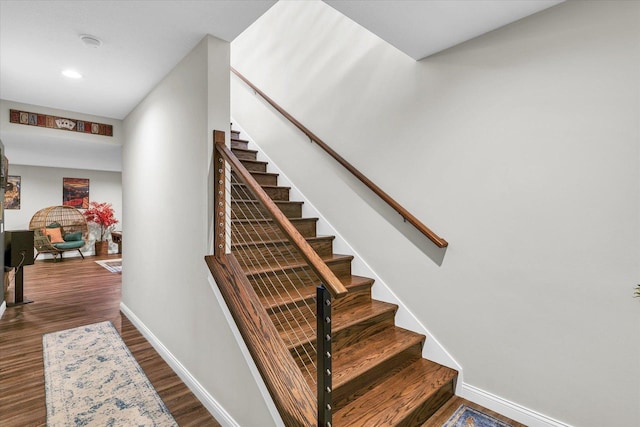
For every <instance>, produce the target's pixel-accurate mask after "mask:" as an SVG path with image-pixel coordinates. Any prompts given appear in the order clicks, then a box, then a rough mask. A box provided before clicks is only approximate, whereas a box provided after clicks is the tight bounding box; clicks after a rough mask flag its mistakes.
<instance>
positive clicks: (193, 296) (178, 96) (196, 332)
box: [122, 36, 271, 426]
mask: <svg viewBox="0 0 640 427" xmlns="http://www.w3.org/2000/svg"><path fill="white" fill-rule="evenodd" d="M229 117H230V116H229V44H228V43H227V42H223V41H221V40H219V39H216V38H213V37H211V36H209V37H206V38H205V39H203V40H202V41H201V42H200V43H199V44H198V45H197V46H196V47H195V48H194V50H193V51H192V52H191V53H189V54H188V55H187V56H186V57H185V58H184V59H183V60H182V61H181V62H180V64H178V65H177V66H176V68H175V69H174V70H172V71H171V72H170V73H169V74H168V75H167V76H166V77H165V79H164V80H163V81H162V82H161V83H160V84H158V86H156V87H155V88H154V90H153V91H152V92H150V93H149V95H148V96H147V97H146V98H145V99H144V100H143V101H142V102H141V103H140V104H139V105H138V106H137V107H136V108H135V109H134V110H133V111H132V112H131V113H130V114H129V115H128V116H127V117H126V118H125V120H124V135H125V141H126V143H125V145H124V149H123V176H122V178H123V189H124V191H123V205H124V218H125V227H124V230H123V233H124V235H126V236H127V237H126V238H125V239H126V240H125V242H123V243H124V248H123V274H122V302H123V304H124V305H125V306H126V307H127V309H129V310H130V311H131V312H133V313H134V314H135V316H136V317H137V319H139V320H140V321H141V322H142V323H143V324H144V325H145V326H146V328H148V330H149V331H150V332H151V333H152V334H153V335H154V336H155V337H157V339H158V340H159V341H160V342H161V344H162V345H163V346H164V347H165V348H166V349H167V350H168V351H169V352H170V353H171V354H172V355H173V357H175V359H176V360H177V361H178V362H179V363H180V364H181V365H182V366H183V367H184V368H185V369H186V370H187V371H188V372H189V374H190V375H191V376H192V377H193V378H195V380H196V381H197V382H198V383H199V384H200V385H201V386H202V387H203V388H204V389H205V390H206V392H207V393H208V394H209V395H210V396H211V397H212V398H213V399H215V401H217V403H219V404H220V405H221V406H222V407H223V408H224V410H225V411H226V412H227V413H228V414H230V415H231V417H232V418H233V419H235V421H236V422H237V423H239V425H242V426H266V425H269V423H270V421H268V420H270V419H271V416H270V415H269V413H268V409H267V407H266V405H265V403H264V401H263V399H262V397H261V395H260V392H259V391H258V388H257V386H256V384H255V381H254V380H253V378H252V376H251V373H250V371H249V368H248V366H247V364H246V362H245V360H244V358H243V356H242V353H241V351H240V349H239V348H238V345H237V343H236V341H235V339H234V336H233V334H232V332H231V330H230V328H229V325H228V324H227V322H226V320H225V317H224V314H223V311H222V309H221V307H220V305H219V303H218V301H217V300H216V298H215V296H214V293H213V292H212V289H211V288H210V286H209V284H208V275H209V273H208V269H207V267H206V264H205V262H204V256H205V255H207V254H210V253H211V252H212V251H211V250H210V247H211V245H210V244H209V236H210V222H211V218H212V216H211V212H210V209H211V202H210V201H209V198H210V195H211V192H210V191H209V187H210V175H209V167H210V163H211V153H212V149H211V147H212V132H213V130H214V129H221V130H227V129H228V128H229ZM247 408H251V410H247ZM265 420H266V421H265Z"/></svg>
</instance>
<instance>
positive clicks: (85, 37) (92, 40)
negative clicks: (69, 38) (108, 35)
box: [80, 34, 102, 49]
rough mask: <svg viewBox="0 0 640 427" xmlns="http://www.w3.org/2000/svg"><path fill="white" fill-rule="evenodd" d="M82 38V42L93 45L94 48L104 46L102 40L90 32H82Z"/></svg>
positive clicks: (88, 45) (89, 45)
mask: <svg viewBox="0 0 640 427" xmlns="http://www.w3.org/2000/svg"><path fill="white" fill-rule="evenodd" d="M80 40H82V43H84V45H85V46H87V47H92V48H94V49H97V48H99V47H100V46H102V40H100V39H99V38H97V37H96V36H92V35H89V34H80Z"/></svg>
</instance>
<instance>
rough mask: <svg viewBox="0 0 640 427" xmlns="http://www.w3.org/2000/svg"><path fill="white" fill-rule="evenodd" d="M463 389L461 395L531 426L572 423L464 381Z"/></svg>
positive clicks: (562, 425) (557, 426)
mask: <svg viewBox="0 0 640 427" xmlns="http://www.w3.org/2000/svg"><path fill="white" fill-rule="evenodd" d="M461 389H462V390H461V391H460V393H459V395H460V397H463V398H465V399H467V400H470V401H472V402H474V403H477V404H478V405H482V406H484V407H485V408H487V409H491V410H492V411H495V412H498V413H499V414H502V415H504V416H506V417H509V418H511V419H512V420H515V421H518V422H520V423H523V424H526V425H527V426H529V427H571V425H570V424H566V423H563V422H562V421H558V420H555V419H553V418H551V417H548V416H546V415H544V414H541V413H539V412H536V411H534V410H532V409H529V408H526V407H524V406H522V405H519V404H517V403H514V402H511V401H509V400H507V399H503V398H502V397H500V396H496V395H495V394H492V393H489V392H488V391H484V390H482V389H479V388H478V387H475V386H472V385H470V384H464V383H463V384H462V387H461Z"/></svg>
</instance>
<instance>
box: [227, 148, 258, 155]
mask: <svg viewBox="0 0 640 427" xmlns="http://www.w3.org/2000/svg"><path fill="white" fill-rule="evenodd" d="M231 151H232V152H233V151H243V152H246V153H256V154H258V150H251V149H250V148H235V147H234V148H232V149H231Z"/></svg>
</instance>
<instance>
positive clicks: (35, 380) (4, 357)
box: [0, 255, 220, 427]
mask: <svg viewBox="0 0 640 427" xmlns="http://www.w3.org/2000/svg"><path fill="white" fill-rule="evenodd" d="M119 257H120V256H119V255H111V256H108V257H106V258H119ZM97 259H99V258H95V257H87V258H86V259H85V260H82V259H80V258H69V259H65V260H64V261H62V262H52V261H48V260H47V261H42V260H39V261H36V263H35V265H32V266H27V267H25V269H24V294H25V298H26V299H31V300H34V301H35V302H34V303H32V304H27V305H23V306H17V307H8V308H7V310H6V311H5V313H4V315H3V316H2V319H0V426H2V427H25V426H44V425H45V424H46V404H45V390H44V367H43V366H44V365H43V357H42V335H43V334H47V333H50V332H55V331H60V330H64V329H69V328H75V327H78V326H82V325H88V324H91V323H96V322H103V321H106V320H109V321H111V322H112V323H113V325H114V326H115V327H116V329H118V332H120V334H121V336H122V338H123V340H124V342H125V343H126V344H127V346H128V347H129V349H130V350H131V353H132V354H133V355H134V357H135V358H136V360H137V361H138V363H139V364H140V366H141V367H142V369H143V370H144V371H145V373H146V375H147V377H148V378H149V380H150V381H151V383H152V384H153V386H154V387H155V388H156V390H157V391H158V394H159V395H160V397H161V398H162V400H163V401H164V402H165V404H166V405H167V407H168V408H169V410H170V411H171V413H172V415H173V416H174V418H175V419H176V421H177V422H178V424H179V425H180V426H212V427H218V426H220V424H219V423H218V422H217V421H216V420H215V419H214V418H213V417H212V416H211V414H210V413H209V412H208V411H207V410H206V408H205V407H204V406H202V404H201V403H200V402H199V401H198V400H197V399H196V397H195V396H194V395H193V393H191V391H190V390H189V389H188V388H187V386H186V385H185V384H184V383H183V382H182V381H181V380H180V378H179V377H178V376H177V375H176V374H175V373H174V372H173V371H172V370H171V368H170V367H169V366H168V365H167V364H166V363H165V362H164V360H163V359H162V358H161V357H160V355H159V354H158V353H157V352H156V351H155V349H154V348H153V347H152V346H151V344H150V343H149V342H148V341H147V340H146V339H145V338H144V337H143V336H142V335H141V334H140V332H139V331H138V330H137V329H136V328H135V326H133V324H132V323H131V322H130V321H129V319H127V318H126V316H124V314H122V313H121V312H120V295H121V294H120V288H121V275H120V274H117V273H111V272H109V271H108V270H106V269H104V268H103V267H101V266H99V265H98V264H96V263H95V262H93V261H95V260H97ZM8 297H9V298H10V299H11V300H12V299H13V295H12V294H11V293H10V294H9V296H8Z"/></svg>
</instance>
